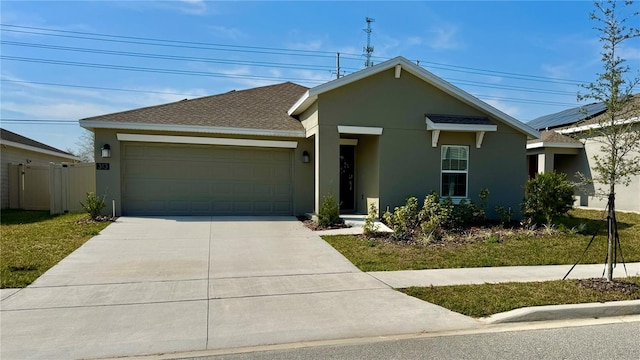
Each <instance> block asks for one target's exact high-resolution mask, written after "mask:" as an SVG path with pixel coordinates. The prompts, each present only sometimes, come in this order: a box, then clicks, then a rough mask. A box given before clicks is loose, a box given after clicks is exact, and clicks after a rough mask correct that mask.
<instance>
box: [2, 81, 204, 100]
mask: <svg viewBox="0 0 640 360" xmlns="http://www.w3.org/2000/svg"><path fill="white" fill-rule="evenodd" d="M0 81H2V82H10V83H20V84H34V85H46V86H61V87H71V88H81V89H93V90H109V91H127V92H134V93H145V94H161V95H180V96H193V97H199V96H206V95H202V94H186V93H177V92H167V91H153V90H134V89H119V88H109V87H101V86H87V85H72V84H57V83H47V82H39V81H25V80H9V79H0Z"/></svg>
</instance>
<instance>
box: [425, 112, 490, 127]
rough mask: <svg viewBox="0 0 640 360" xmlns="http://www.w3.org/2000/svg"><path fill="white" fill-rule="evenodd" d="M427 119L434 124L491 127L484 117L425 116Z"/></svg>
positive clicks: (487, 119)
mask: <svg viewBox="0 0 640 360" xmlns="http://www.w3.org/2000/svg"><path fill="white" fill-rule="evenodd" d="M427 117H428V118H429V120H431V121H432V122H434V123H436V124H462V125H493V123H492V122H491V120H489V118H488V117H485V116H460V115H433V114H427Z"/></svg>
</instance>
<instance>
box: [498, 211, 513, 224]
mask: <svg viewBox="0 0 640 360" xmlns="http://www.w3.org/2000/svg"><path fill="white" fill-rule="evenodd" d="M496 213H498V217H500V223H501V224H502V226H504V225H506V224H509V223H510V222H511V220H512V219H513V210H511V208H505V207H504V206H496Z"/></svg>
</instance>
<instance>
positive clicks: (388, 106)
mask: <svg viewBox="0 0 640 360" xmlns="http://www.w3.org/2000/svg"><path fill="white" fill-rule="evenodd" d="M80 125H81V126H82V127H84V128H87V129H90V130H92V131H93V132H94V133H95V139H96V161H97V163H98V164H97V167H98V169H99V170H97V176H96V191H97V192H98V194H103V195H106V197H107V199H108V203H111V200H115V204H116V205H115V211H116V214H118V215H120V214H124V215H196V214H207V215H210V214H211V215H302V214H308V213H312V212H317V211H318V209H319V206H320V204H321V203H322V201H323V199H324V198H325V197H326V196H327V195H332V196H333V197H334V198H335V199H336V200H339V202H340V204H341V205H340V206H341V211H342V212H344V213H349V212H351V213H361V214H365V213H366V212H367V207H368V204H370V203H371V202H373V203H375V204H376V206H377V207H378V209H380V210H381V211H384V210H386V209H393V208H394V207H395V206H399V205H402V204H404V202H405V200H406V198H407V197H408V196H416V197H419V198H422V197H424V196H425V195H426V194H428V193H430V192H431V191H437V192H438V193H440V194H441V195H443V196H450V197H452V198H453V199H454V200H455V201H459V200H460V199H472V200H475V201H477V200H478V194H479V192H480V191H481V190H482V189H484V188H487V189H489V191H490V192H491V195H490V197H489V206H488V209H489V210H492V209H494V207H495V206H496V205H500V206H505V207H511V208H512V209H514V210H515V211H518V209H519V204H520V202H521V201H522V198H523V194H524V183H525V182H526V180H527V163H526V142H527V139H535V138H538V137H539V135H540V134H539V132H538V131H536V130H534V129H533V128H531V127H529V126H527V125H525V124H524V123H522V122H520V121H518V120H516V119H514V118H513V117H511V116H509V115H507V114H505V113H503V112H501V111H499V110H497V109H496V108H494V107H492V106H490V105H488V104H487V103H485V102H483V101H481V100H479V99H477V98H475V97H473V96H472V95H470V94H468V93H466V92H464V91H463V90H461V89H459V88H457V87H455V86H453V85H451V84H450V83H448V82H446V81H444V80H442V79H441V78H439V77H437V76H435V75H434V74H432V73H430V72H429V71H427V70H425V69H424V68H422V67H420V66H417V65H416V64H414V63H412V62H410V61H408V60H407V59H405V58H403V57H397V58H394V59H391V60H388V61H385V62H383V63H380V64H378V65H375V66H372V67H368V68H366V69H364V70H361V71H358V72H356V73H353V74H350V75H347V76H344V77H341V78H339V79H336V80H333V81H330V82H327V83H325V84H322V85H319V86H316V87H313V88H306V87H304V86H300V85H296V84H294V83H291V82H286V83H282V84H277V85H271V86H264V87H258V88H253V89H248V90H242V91H231V92H228V93H224V94H219V95H214V96H207V97H202V98H197V99H192V100H183V101H178V102H174V103H170V104H164V105H158V106H152V107H146V108H141V109H135V110H130V111H125V112H120V113H114V114H108V115H101V116H96V117H91V118H86V119H82V120H80ZM105 149H108V150H107V151H106V153H105V154H102V152H103V150H105ZM102 155H105V156H102ZM106 211H111V209H106Z"/></svg>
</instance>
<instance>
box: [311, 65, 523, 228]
mask: <svg viewBox="0 0 640 360" xmlns="http://www.w3.org/2000/svg"><path fill="white" fill-rule="evenodd" d="M318 114H319V124H320V125H319V129H321V142H320V143H321V144H320V145H321V147H322V151H323V154H322V155H321V158H320V161H321V164H320V170H321V171H323V172H324V173H323V172H321V179H320V183H321V184H320V188H319V190H320V191H321V194H322V193H324V192H326V191H334V192H335V191H337V190H338V184H337V183H336V181H337V174H338V159H337V157H338V155H337V153H336V151H337V150H333V149H337V148H339V147H338V146H337V141H338V138H339V135H338V134H337V125H348V126H369V127H382V128H383V129H384V130H383V133H382V135H381V136H379V139H378V149H377V151H378V154H379V155H378V156H379V173H378V187H379V197H380V207H381V210H382V211H384V210H386V208H387V207H389V208H390V209H393V208H394V207H395V206H399V205H402V204H403V203H404V202H405V199H406V197H407V196H416V197H418V198H419V199H420V201H422V198H424V196H425V195H426V194H428V193H429V192H431V191H432V190H436V191H438V190H439V187H440V177H441V174H440V152H441V147H442V145H467V146H469V150H470V154H469V175H468V176H469V197H470V198H471V199H472V200H474V201H478V196H477V195H478V193H479V192H480V190H481V189H482V188H485V187H486V188H488V189H489V191H490V192H491V195H490V197H489V206H488V210H489V215H490V216H493V215H494V211H493V209H494V207H495V206H496V205H500V206H505V207H511V208H512V209H513V210H514V211H516V213H519V205H520V202H521V201H522V197H523V195H524V183H525V181H526V179H527V167H526V135H525V134H523V133H521V132H519V131H517V130H515V129H513V128H511V127H510V126H507V125H505V124H502V123H501V122H499V121H498V120H497V119H493V118H492V119H491V120H492V121H493V122H494V123H495V124H496V125H498V131H497V132H487V133H486V134H485V137H484V142H483V144H482V148H480V149H476V146H475V133H471V132H447V131H443V132H442V133H441V134H440V140H439V142H438V146H437V147H435V148H434V147H432V146H431V131H427V130H426V124H425V114H450V115H469V116H488V114H484V113H482V112H481V111H479V110H478V109H476V108H473V107H471V106H470V105H467V104H465V103H463V102H461V101H459V100H456V99H455V98H453V97H452V96H450V95H448V94H446V93H444V92H442V91H440V90H438V89H437V88H435V87H433V86H431V85H429V84H427V83H425V82H424V81H422V80H421V79H418V78H417V77H415V76H413V75H411V74H409V73H407V72H403V73H402V75H401V77H400V78H399V79H396V78H395V77H394V70H393V69H389V70H387V71H384V72H381V73H379V74H377V75H374V76H371V77H368V78H365V79H362V80H360V81H357V82H355V83H352V84H349V85H345V86H343V87H340V88H338V89H335V90H332V91H329V92H327V93H324V94H321V95H320V96H319V99H318ZM322 135H325V139H324V140H323V139H322ZM325 151H327V152H326V153H324V152H325ZM363 153H364V151H361V150H359V152H358V155H359V158H361V157H362V154H363ZM322 156H326V157H327V162H326V163H323V161H322ZM356 161H359V159H357V160H356ZM359 185H360V186H362V184H359ZM373 188H375V187H374V186H371V187H367V189H373ZM357 191H358V193H360V189H357ZM359 209H360V204H359Z"/></svg>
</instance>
